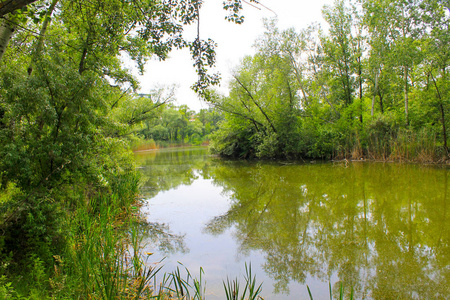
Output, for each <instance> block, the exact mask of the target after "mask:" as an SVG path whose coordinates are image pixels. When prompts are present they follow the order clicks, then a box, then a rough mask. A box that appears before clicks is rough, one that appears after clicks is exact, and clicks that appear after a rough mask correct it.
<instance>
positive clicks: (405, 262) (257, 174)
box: [136, 148, 450, 299]
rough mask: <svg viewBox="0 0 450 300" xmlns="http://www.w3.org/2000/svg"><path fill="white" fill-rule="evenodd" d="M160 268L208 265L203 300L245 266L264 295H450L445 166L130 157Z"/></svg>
mask: <svg viewBox="0 0 450 300" xmlns="http://www.w3.org/2000/svg"><path fill="white" fill-rule="evenodd" d="M136 156H137V159H138V162H139V164H140V166H141V171H142V173H143V177H144V182H145V184H144V185H143V188H142V191H143V193H144V195H146V197H147V198H148V201H147V205H146V206H145V207H144V208H143V210H144V211H145V212H146V213H147V214H148V216H147V218H148V221H149V223H150V224H151V225H152V226H153V228H154V229H155V231H154V232H148V233H147V237H146V241H147V244H148V246H147V248H146V249H145V251H152V252H153V251H154V252H155V258H154V259H155V260H157V259H159V258H162V257H165V258H166V259H165V264H166V267H165V268H174V267H175V266H176V265H177V261H181V262H182V263H183V264H184V265H185V266H186V267H188V268H189V269H190V270H197V269H198V268H199V267H200V266H201V267H203V269H204V270H205V273H206V275H205V278H206V289H207V299H223V298H224V297H223V295H224V293H223V288H222V280H223V279H226V277H227V276H229V277H231V278H234V277H236V276H239V275H242V273H243V270H244V264H245V263H251V264H252V268H253V270H254V271H255V272H256V276H257V280H258V281H260V282H261V281H262V282H263V293H262V296H263V297H264V298H265V299H309V296H308V294H307V290H306V285H308V286H309V287H310V289H311V291H312V294H313V296H314V298H315V299H329V298H330V297H329V291H328V284H329V283H331V285H332V289H333V293H334V298H335V297H337V293H338V289H339V285H340V283H342V284H343V286H344V287H345V291H346V294H347V295H348V294H349V293H350V289H353V293H354V295H355V299H449V295H450V282H449V280H450V247H449V245H450V244H449V242H450V208H449V203H448V202H449V198H450V191H449V169H448V168H446V167H432V166H419V165H406V164H393V163H369V162H356V163H314V164H311V163H309V162H308V163H300V162H274V161H270V162H256V161H250V162H249V161H230V160H223V159H219V158H215V157H212V156H210V155H208V153H207V152H206V149H204V148H190V149H176V150H174V149H172V150H163V151H153V152H141V153H137V154H136Z"/></svg>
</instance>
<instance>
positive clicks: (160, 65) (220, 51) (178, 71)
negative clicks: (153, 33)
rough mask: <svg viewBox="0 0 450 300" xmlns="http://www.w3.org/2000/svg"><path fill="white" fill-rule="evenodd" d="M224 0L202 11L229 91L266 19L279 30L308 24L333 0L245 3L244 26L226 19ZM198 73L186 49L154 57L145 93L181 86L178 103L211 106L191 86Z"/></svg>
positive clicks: (143, 79)
mask: <svg viewBox="0 0 450 300" xmlns="http://www.w3.org/2000/svg"><path fill="white" fill-rule="evenodd" d="M222 2H223V0H206V1H205V3H204V5H203V7H202V9H201V12H200V35H201V38H203V39H207V38H212V39H213V40H214V41H215V42H216V43H217V44H218V48H217V49H216V52H217V63H216V69H217V71H219V72H220V73H221V75H222V82H221V86H220V87H219V88H218V89H219V91H220V92H221V93H223V94H225V93H226V88H227V82H228V81H229V79H230V73H231V70H232V69H233V68H234V67H236V66H237V65H238V64H239V62H240V60H241V59H242V58H243V57H244V56H246V55H251V54H253V53H254V49H253V48H252V45H253V43H254V41H255V40H256V39H257V38H258V36H260V35H261V34H263V32H264V29H263V22H262V19H263V18H271V17H277V18H278V27H279V28H280V29H286V28H290V27H293V28H296V29H297V30H299V29H302V28H305V27H307V26H308V25H310V24H311V23H313V22H321V23H322V22H323V18H322V13H321V11H322V7H323V6H324V5H332V4H333V2H334V1H333V0H260V2H261V3H262V4H263V5H265V6H266V7H268V8H269V9H270V10H269V9H265V8H261V9H257V8H255V7H252V6H250V5H247V4H245V3H244V11H243V14H244V15H245V22H244V23H243V24H241V25H237V24H233V23H230V22H228V21H226V20H225V19H224V18H225V15H226V12H225V11H224V10H223V9H222ZM186 32H187V33H188V34H191V35H192V38H194V37H195V34H196V29H195V28H192V29H189V28H188V29H187V31H186ZM196 78H197V76H196V74H195V71H194V68H193V66H192V60H191V58H190V55H189V51H188V50H187V49H185V50H180V51H174V52H172V53H171V54H170V59H169V60H166V61H164V62H159V61H156V60H152V61H150V62H149V63H147V65H146V72H145V74H144V76H140V77H139V80H140V83H141V90H140V92H142V93H148V92H149V91H150V90H151V89H152V88H153V87H155V86H158V85H172V84H175V85H177V86H178V88H177V93H176V98H177V102H176V104H177V105H180V104H187V105H188V106H189V107H190V108H191V109H194V110H196V111H198V110H200V109H201V108H207V107H208V106H207V105H206V104H205V103H204V102H202V101H201V100H199V99H198V97H197V95H196V94H195V93H194V92H193V91H192V90H191V89H190V86H191V85H192V84H193V83H194V82H195V80H196Z"/></svg>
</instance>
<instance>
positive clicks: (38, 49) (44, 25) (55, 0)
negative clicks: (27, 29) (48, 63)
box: [28, 0, 59, 75]
mask: <svg viewBox="0 0 450 300" xmlns="http://www.w3.org/2000/svg"><path fill="white" fill-rule="evenodd" d="M58 1H59V0H53V1H52V3H51V4H50V7H49V8H48V11H47V14H46V15H45V19H44V22H43V23H42V28H41V31H40V32H39V36H38V41H37V44H36V49H34V53H33V56H32V58H31V62H30V66H29V67H28V75H31V73H32V72H33V65H34V64H35V63H36V60H37V59H38V57H39V56H40V55H41V52H42V45H43V44H44V38H45V33H46V32H47V27H48V25H49V24H50V22H51V16H52V13H53V11H54V10H55V7H56V4H57V3H58Z"/></svg>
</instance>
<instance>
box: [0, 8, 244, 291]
mask: <svg viewBox="0 0 450 300" xmlns="http://www.w3.org/2000/svg"><path fill="white" fill-rule="evenodd" d="M200 6H201V2H200V1H194V0H189V1H152V0H132V1H125V0H107V1H104V0H89V1H86V0H75V1H73V0H39V1H36V0H35V1H0V17H1V19H0V23H1V26H0V298H2V299H10V298H24V299H27V298H30V299H46V298H65V299H74V298H92V299H100V298H101V299H112V298H116V297H119V298H135V297H139V296H140V295H141V293H142V292H143V287H145V286H146V284H147V281H146V280H148V279H149V278H148V276H147V277H146V274H149V273H148V270H145V269H143V265H142V258H141V257H140V256H139V255H138V254H137V252H134V251H133V249H134V250H137V249H138V244H137V243H136V234H135V233H136V232H137V230H138V229H139V228H140V227H139V226H138V224H141V221H142V220H140V217H139V213H138V212H139V210H138V204H139V202H138V201H137V195H138V192H139V190H138V186H139V175H138V173H137V172H136V170H135V165H134V162H133V156H132V153H131V151H130V150H129V137H130V136H132V135H133V134H134V133H135V131H136V130H138V129H139V128H140V126H141V125H142V124H143V123H144V122H145V121H146V120H149V119H150V118H151V117H152V116H154V113H155V112H156V111H157V110H158V109H159V108H160V107H161V106H162V104H163V103H164V102H165V101H166V100H167V99H168V95H169V92H170V90H169V89H155V90H153V91H152V92H150V94H149V96H148V97H135V91H136V89H137V88H138V83H137V81H136V79H135V78H134V77H133V75H132V73H131V71H130V70H127V69H125V68H124V67H123V65H122V60H123V59H126V60H127V61H132V62H134V63H135V65H136V67H137V69H139V70H140V71H141V72H142V71H143V67H144V64H145V62H146V61H147V60H148V59H150V58H152V57H155V58H158V59H161V60H164V59H165V58H166V57H167V55H168V53H169V52H170V51H171V50H172V49H179V48H187V49H189V50H190V51H191V54H192V58H193V62H194V64H195V69H196V71H197V73H198V76H199V79H198V81H197V82H196V83H194V86H193V89H194V90H196V91H197V92H199V93H200V94H202V93H203V91H204V90H205V88H206V87H207V86H209V85H210V84H214V83H217V81H218V76H217V75H214V74H210V72H209V71H208V69H209V68H210V67H211V66H212V65H213V64H214V59H215V57H214V56H215V52H214V47H215V44H214V42H213V41H211V40H201V39H199V38H198V37H197V38H194V39H193V40H187V39H185V38H184V36H183V28H184V26H185V25H189V24H193V23H195V22H196V21H197V20H198V15H199V8H200ZM240 6H241V4H240V1H231V2H229V3H227V4H226V5H224V9H225V10H226V11H228V13H225V14H228V18H229V19H230V20H234V21H237V22H239V20H240V15H239V10H240ZM169 98H170V97H169ZM142 128H144V127H142ZM202 129H203V128H202ZM182 136H183V135H182ZM184 137H186V136H185V135H184V136H183V138H184ZM130 232H131V234H130ZM146 272H147V273H146ZM150 274H151V273H150Z"/></svg>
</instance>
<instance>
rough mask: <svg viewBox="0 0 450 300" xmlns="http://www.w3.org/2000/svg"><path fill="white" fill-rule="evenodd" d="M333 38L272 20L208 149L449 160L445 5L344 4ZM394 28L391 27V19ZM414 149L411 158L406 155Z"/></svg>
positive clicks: (239, 74)
mask: <svg viewBox="0 0 450 300" xmlns="http://www.w3.org/2000/svg"><path fill="white" fill-rule="evenodd" d="M323 14H324V18H325V20H326V21H327V22H328V25H329V30H328V32H327V33H325V32H324V31H323V30H322V29H321V28H320V27H318V26H316V25H311V26H310V27H308V28H306V29H303V30H300V31H298V32H297V31H296V30H295V29H287V30H283V31H281V30H279V29H278V28H277V26H276V20H270V21H266V24H265V28H266V32H265V33H264V35H263V36H261V37H260V38H259V39H258V40H257V41H256V43H255V48H256V54H255V55H253V56H252V57H246V58H245V59H244V60H243V61H242V63H241V65H240V66H239V67H238V68H237V69H236V72H235V75H234V79H233V80H232V81H231V83H230V94H229V96H228V97H220V96H216V97H211V98H210V99H209V100H210V101H211V103H212V104H213V105H214V106H215V107H216V108H218V109H220V110H222V111H223V112H224V115H225V121H224V122H223V123H222V125H221V127H220V129H219V131H218V132H217V133H216V134H215V135H214V138H213V141H212V143H211V144H212V150H213V151H214V152H216V153H218V154H221V155H224V156H234V157H266V158H271V157H285V158H291V157H304V158H326V159H329V158H354V159H360V158H363V157H367V158H371V159H384V160H388V159H393V160H419V161H422V162H431V161H445V160H448V145H447V140H448V132H447V131H448V127H449V120H448V117H447V116H448V113H449V110H450V105H449V104H450V103H449V102H448V99H449V97H448V95H447V94H448V91H449V89H448V84H449V81H448V70H449V68H448V62H449V61H450V60H449V59H448V53H449V51H448V45H449V43H448V38H449V35H448V32H449V31H448V25H449V22H448V21H449V16H448V6H447V4H445V3H443V2H439V1H431V0H422V1H410V2H408V3H406V2H404V1H374V0H365V1H359V2H357V3H354V2H350V1H343V0H339V1H336V2H335V4H334V5H333V6H329V7H325V8H324V10H323ZM386 20H390V21H386ZM407 149H408V150H407Z"/></svg>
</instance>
